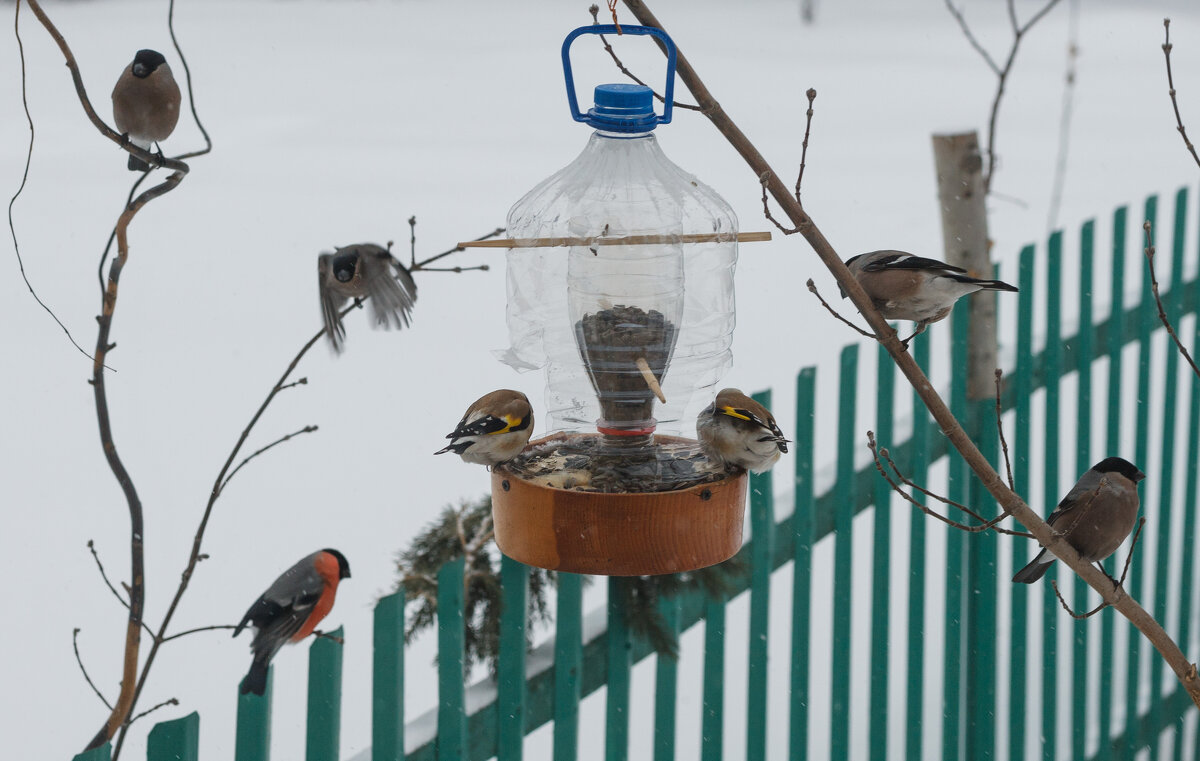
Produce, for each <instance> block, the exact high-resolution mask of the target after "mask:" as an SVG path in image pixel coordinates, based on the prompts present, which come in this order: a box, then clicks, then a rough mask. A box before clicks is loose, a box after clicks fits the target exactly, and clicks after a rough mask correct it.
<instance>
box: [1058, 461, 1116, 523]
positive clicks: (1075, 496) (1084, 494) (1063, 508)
mask: <svg viewBox="0 0 1200 761" xmlns="http://www.w3.org/2000/svg"><path fill="white" fill-rule="evenodd" d="M1103 482H1104V476H1103V475H1102V474H1100V473H1098V472H1096V471H1094V470H1089V471H1088V472H1087V473H1084V474H1083V475H1082V476H1081V477H1080V478H1079V481H1078V482H1077V483H1076V484H1075V486H1073V487H1071V491H1069V492H1067V496H1065V497H1063V498H1062V501H1061V502H1059V503H1058V507H1056V508H1054V512H1052V513H1050V516H1049V517H1048V518H1046V523H1048V524H1050V525H1051V526H1053V525H1054V524H1055V523H1057V522H1058V521H1060V520H1062V518H1063V516H1064V515H1068V514H1070V513H1071V512H1073V511H1076V510H1078V508H1080V507H1085V506H1087V505H1089V504H1091V502H1092V500H1094V499H1095V498H1096V495H1097V494H1099V493H1100V487H1101V485H1102V484H1103Z"/></svg>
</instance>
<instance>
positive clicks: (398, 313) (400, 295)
mask: <svg viewBox="0 0 1200 761" xmlns="http://www.w3.org/2000/svg"><path fill="white" fill-rule="evenodd" d="M317 275H318V285H319V291H320V294H321V315H322V316H323V317H324V319H325V335H327V336H328V337H329V343H330V344H331V345H332V346H333V349H334V351H337V352H341V350H342V344H343V343H344V342H345V340H346V328H345V326H344V325H342V320H341V318H340V317H338V312H340V311H341V309H342V307H343V306H345V304H346V300H347V299H362V298H366V297H368V296H369V297H370V299H371V309H372V311H373V312H374V314H375V323H376V324H377V325H382V326H383V327H384V328H391V327H393V326H395V327H396V328H397V329H399V328H402V327H407V326H408V323H409V315H410V314H412V308H413V304H414V303H415V302H416V300H417V284H416V283H415V282H413V278H412V275H411V274H410V273H409V271H408V268H407V267H405V266H404V265H403V264H401V263H400V262H399V261H397V260H396V258H395V257H394V256H392V254H391V252H390V251H388V249H386V248H384V247H382V246H377V245H375V244H374V243H356V244H354V245H350V246H342V247H341V248H335V249H334V252H333V253H332V254H321V255H320V256H319V257H317Z"/></svg>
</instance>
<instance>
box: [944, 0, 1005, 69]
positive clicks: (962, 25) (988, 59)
mask: <svg viewBox="0 0 1200 761" xmlns="http://www.w3.org/2000/svg"><path fill="white" fill-rule="evenodd" d="M945 2H946V10H948V11H950V15H951V16H953V17H954V20H955V21H956V22H958V28H959V29H961V30H962V33H963V36H964V37H966V38H967V42H969V43H971V47H973V48H975V52H976V53H978V54H979V55H980V57H981V58H983V62H984V63H986V64H987V65H988V68H989V69H991V70H992V73H993V74H995V75H996V76H1000V67H999V66H998V65H996V62H995V61H994V60H993V59H992V54H991V53H989V52H987V49H986V48H985V47H983V45H981V44H980V43H979V40H977V39H975V33H974V32H972V31H971V27H970V26H969V25H968V24H967V20H966V19H965V18H964V17H963V14H962V11H960V10H959V9H957V8H955V7H954V2H953V0H945Z"/></svg>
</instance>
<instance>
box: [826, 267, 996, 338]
mask: <svg viewBox="0 0 1200 761" xmlns="http://www.w3.org/2000/svg"><path fill="white" fill-rule="evenodd" d="M846 266H847V267H849V268H850V274H852V275H854V279H855V280H857V281H858V284H859V285H861V286H862V288H863V290H864V291H866V292H867V295H868V296H870V297H871V301H872V302H873V303H874V304H875V308H876V309H878V310H879V313H880V314H882V315H883V316H884V317H885V318H887V319H889V320H911V321H913V322H915V323H917V329H916V332H914V333H913V334H912V335H911V336H909V337H908V338H905V339H904V345H905V346H907V345H908V342H909V341H911V340H913V339H914V338H916V337H917V336H918V335H920V334H921V333H923V332H925V328H927V327H929V325H930V324H931V323H934V322H937V321H938V320H942V319H945V317H946V315H948V314H950V310H951V309H952V308H953V307H954V302H956V301H958V300H959V299H960V298H962V297H963V296H966V295H967V294H968V293H974V292H975V291H980V290H989V291H1014V292H1015V291H1016V290H1017V289H1016V288H1015V287H1013V286H1011V285H1009V284H1008V283H1005V282H1002V281H1000V280H978V279H976V278H973V277H971V276H969V275H968V274H967V271H966V270H964V269H962V268H961V267H953V266H951V265H949V264H946V263H945V262H939V261H937V260H936V259H925V258H922V257H920V256H913V255H912V254H906V253H904V252H903V251H872V252H871V253H869V254H859V255H858V256H855V257H851V258H850V259H847V260H846ZM842 298H846V292H845V290H842Z"/></svg>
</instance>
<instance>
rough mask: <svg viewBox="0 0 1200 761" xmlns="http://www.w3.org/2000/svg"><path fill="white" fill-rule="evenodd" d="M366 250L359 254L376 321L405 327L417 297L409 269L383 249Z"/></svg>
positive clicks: (372, 248)
mask: <svg viewBox="0 0 1200 761" xmlns="http://www.w3.org/2000/svg"><path fill="white" fill-rule="evenodd" d="M360 248H368V247H367V246H363V247H360ZM369 249H370V250H368V251H363V252H362V254H361V255H362V265H363V267H364V272H363V277H364V279H365V280H366V283H367V292H368V293H369V294H370V296H371V304H372V309H373V311H374V313H375V322H376V323H377V324H379V325H395V327H396V328H397V329H399V328H406V327H408V324H409V320H410V315H411V314H412V309H413V304H415V303H416V300H417V284H416V283H415V282H414V281H413V278H412V275H411V274H410V273H409V271H408V269H407V268H405V266H404V265H403V264H401V263H400V262H398V261H397V260H396V259H395V257H393V256H392V255H391V254H390V253H389V252H388V251H387V250H386V249H384V248H381V247H379V246H370V247H369Z"/></svg>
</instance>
